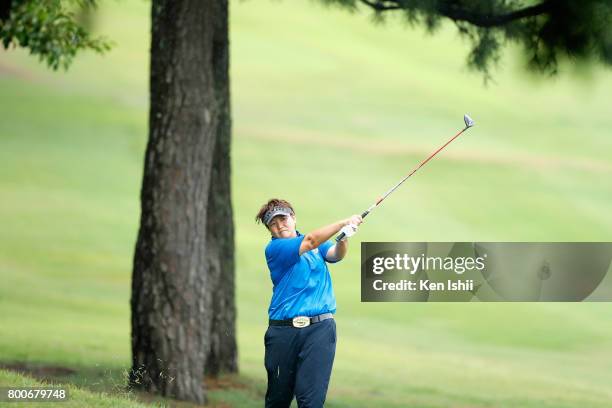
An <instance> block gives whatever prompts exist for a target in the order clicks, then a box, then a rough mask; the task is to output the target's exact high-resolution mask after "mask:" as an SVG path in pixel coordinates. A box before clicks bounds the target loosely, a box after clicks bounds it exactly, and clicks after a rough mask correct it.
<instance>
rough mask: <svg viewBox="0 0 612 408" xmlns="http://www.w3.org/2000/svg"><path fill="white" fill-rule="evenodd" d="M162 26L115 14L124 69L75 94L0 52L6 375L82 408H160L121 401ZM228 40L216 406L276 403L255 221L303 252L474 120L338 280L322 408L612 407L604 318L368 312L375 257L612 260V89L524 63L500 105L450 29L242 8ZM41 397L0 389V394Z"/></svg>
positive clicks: (76, 77)
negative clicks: (229, 340)
mask: <svg viewBox="0 0 612 408" xmlns="http://www.w3.org/2000/svg"><path fill="white" fill-rule="evenodd" d="M149 7H150V4H149V3H148V2H142V1H127V0H126V1H121V2H104V3H103V4H101V5H100V10H99V16H98V19H97V20H96V26H95V28H96V31H97V32H100V33H103V34H104V35H106V36H107V37H108V38H110V39H111V40H112V41H113V42H114V43H115V45H114V47H113V49H112V50H111V51H110V52H109V53H108V54H106V55H104V56H98V55H94V54H92V53H86V54H83V55H80V56H77V58H76V60H75V63H74V66H73V67H72V68H71V69H70V71H68V72H66V73H65V72H57V73H54V72H51V71H49V70H47V69H46V68H45V67H44V66H43V65H41V64H39V63H38V62H37V61H36V60H35V59H34V58H33V57H30V56H28V55H27V54H26V53H25V52H23V51H19V50H17V51H4V50H2V51H0V105H1V106H2V116H3V120H2V121H0V163H1V164H0V220H2V228H0V279H1V281H0V282H1V283H0V331H1V333H2V334H1V335H0V367H1V365H4V364H9V363H16V362H19V363H24V364H25V363H27V364H30V365H34V366H36V365H41V366H57V367H66V368H69V369H70V370H72V371H73V373H72V374H66V375H64V376H63V377H61V379H60V380H61V381H67V382H69V383H71V384H72V387H73V390H74V396H75V398H78V399H77V403H75V405H74V406H79V404H78V401H81V404H80V405H81V406H83V405H90V406H93V405H91V404H95V401H99V404H98V405H99V406H109V407H110V406H126V407H132V406H133V407H138V406H144V405H145V404H146V401H144V400H142V399H141V400H140V402H138V401H136V400H135V399H134V398H133V396H132V395H129V394H127V393H126V392H125V390H124V388H123V384H124V380H125V373H126V370H128V369H129V368H130V363H131V355H130V353H131V352H130V309H129V300H130V283H131V267H132V256H133V251H134V245H135V241H136V234H137V230H138V221H139V212H140V207H139V192H140V183H141V177H142V167H143V157H144V151H145V146H146V137H147V115H148V94H147V92H148V67H149V60H148V52H149V46H150V44H149V29H150V27H149V24H150V22H149V18H150V10H149ZM230 21H231V26H230V28H231V33H230V34H231V35H230V44H231V61H230V67H231V92H232V113H233V119H232V120H233V122H232V125H233V144H232V165H233V168H232V183H233V184H232V196H233V206H234V214H235V219H234V223H235V226H236V250H237V253H236V262H237V267H236V282H237V308H238V322H237V334H238V346H239V368H240V376H239V377H232V378H230V379H228V380H227V381H228V383H230V384H233V385H232V386H227V387H226V386H217V387H213V391H212V392H211V402H212V404H219V406H224V407H226V406H232V407H259V406H261V405H262V403H263V402H262V401H263V394H264V392H265V387H266V384H265V380H266V379H265V375H266V372H265V370H264V367H263V352H264V344H263V335H264V332H265V329H266V326H267V307H268V304H269V301H270V296H271V289H272V285H271V282H270V279H269V276H268V270H267V267H266V263H265V259H264V254H263V248H264V247H265V245H266V243H267V241H268V239H269V234H268V233H267V232H266V230H265V228H263V227H262V226H261V225H257V224H255V222H254V217H255V214H256V213H257V210H258V209H259V207H260V206H261V205H262V204H263V203H264V202H265V201H266V200H267V199H269V198H271V197H278V198H284V199H286V200H288V201H290V202H291V203H292V204H293V206H294V207H295V209H296V212H297V220H298V229H299V230H300V231H301V232H303V233H305V232H307V231H309V230H312V229H314V228H316V227H319V226H321V225H324V224H327V223H329V222H332V221H335V220H337V219H340V218H346V217H348V216H349V215H350V214H353V213H360V212H361V211H363V210H365V209H366V208H367V207H368V206H369V205H370V204H371V203H372V202H373V201H374V200H375V199H376V198H377V197H378V196H379V194H380V193H381V192H384V191H386V190H387V189H388V188H390V187H391V186H392V185H393V184H395V183H396V182H398V181H399V180H400V179H401V178H402V177H403V176H405V175H406V174H407V173H408V172H409V171H410V170H411V169H412V168H413V167H414V166H415V165H416V164H418V162H419V161H421V160H422V159H423V158H424V157H427V155H429V154H430V153H432V152H433V151H434V150H435V149H436V148H437V147H439V146H440V145H442V144H443V143H444V142H445V141H446V140H448V139H449V138H450V137H452V135H454V134H456V132H457V131H459V130H460V129H461V128H462V127H463V126H464V124H463V114H464V113H469V114H470V115H471V116H472V118H473V119H474V120H475V121H476V126H475V127H474V128H473V129H471V130H470V131H469V132H466V134H464V135H462V136H461V138H459V139H458V140H457V141H455V142H453V144H451V145H450V146H448V148H446V149H445V150H444V151H443V152H441V153H440V154H439V155H438V156H436V158H435V159H434V160H433V161H432V162H430V163H429V164H428V165H427V168H426V169H423V170H421V171H419V172H417V173H416V174H415V176H414V177H412V178H411V179H410V180H409V181H407V182H406V183H405V184H404V185H402V186H401V187H400V189H398V190H397V191H396V192H395V193H394V194H393V196H392V197H390V198H389V199H388V200H386V201H385V202H384V204H383V205H381V206H380V208H378V209H377V210H376V212H375V213H373V214H372V215H371V216H369V217H368V218H367V219H366V220H365V222H364V223H363V225H362V226H361V227H360V230H359V232H358V234H357V235H356V236H355V237H353V238H352V241H351V246H350V249H349V255H348V257H347V259H346V260H345V261H343V262H341V263H339V264H336V265H333V266H331V267H330V270H331V272H332V278H333V284H334V289H335V293H336V297H337V303H338V309H337V314H336V321H337V327H338V348H337V353H336V359H335V362H334V371H333V374H332V378H331V384H330V388H329V393H328V398H327V404H326V406H328V407H330V408H340V407H347V408H348V407H351V408H353V407H364V408H365V407H521V408H522V407H533V408H536V407H537V408H541V407H551V408H553V407H554V408H569V407H580V408H582V407H593V408H596V407H601V408H604V407H609V406H610V401H612V386H611V384H612V370H611V369H610V368H611V362H612V313H611V312H610V304H609V303H542V304H536V303H458V304H451V303H437V304H436V303H414V304H413V303H361V302H360V269H359V268H360V256H359V255H360V253H359V251H360V249H359V242H361V241H419V242H420V241H445V242H447V241H468V242H472V241H612V211H611V204H610V203H612V183H611V182H610V180H612V137H611V129H612V116H611V115H610V108H611V106H612V105H611V103H610V97H609V95H611V94H612V73H611V72H610V70H607V71H606V70H603V69H600V68H597V67H591V68H587V67H580V68H574V67H572V66H571V65H570V64H568V63H567V62H564V63H562V65H561V71H562V75H560V76H559V77H555V78H552V79H547V78H538V77H533V76H530V75H528V74H525V73H524V72H523V71H522V65H523V64H524V62H523V61H522V60H521V59H520V58H519V52H518V50H517V49H515V48H512V47H510V48H508V49H506V52H505V53H504V57H503V58H502V61H501V62H500V69H499V70H497V71H495V72H494V73H493V76H494V82H492V83H489V84H488V85H487V86H485V85H484V84H483V78H482V76H481V75H479V74H477V73H474V72H470V71H469V70H468V69H467V68H466V64H465V60H466V55H467V52H468V51H469V44H468V43H466V42H463V41H460V40H459V39H457V38H456V33H455V29H454V27H452V26H451V25H450V24H449V25H443V27H442V28H441V29H440V31H439V32H438V33H437V34H435V35H433V36H429V35H426V34H425V33H424V32H423V30H422V29H421V28H410V27H407V26H406V25H405V24H403V23H402V22H400V21H397V20H394V19H391V20H390V21H388V22H387V24H385V25H377V24H373V23H372V20H371V18H370V17H369V14H368V13H360V14H356V15H351V14H350V13H347V12H344V11H342V10H338V9H335V8H327V7H323V6H320V5H318V4H317V3H316V2H312V1H296V0H292V1H282V2H279V1H267V0H257V1H255V0H251V1H244V2H243V1H233V2H232V4H231V14H230ZM33 381H34V380H31V379H29V378H24V377H23V376H18V375H16V374H14V373H13V372H11V371H9V370H2V369H1V368H0V385H2V386H3V385H21V384H22V383H23V384H34V383H33ZM98 392H105V393H107V394H109V395H107V396H106V397H104V398H102V397H99V396H98V394H97V393H98ZM105 398H106V399H105ZM160 401H161V402H159V403H164V402H167V401H164V400H160ZM149 402H152V401H149ZM121 404H123V405H121ZM223 404H225V405H223ZM42 406H49V405H45V404H42ZM58 406H64V405H60V404H58ZM181 406H182V405H181ZM185 406H191V405H188V404H185Z"/></svg>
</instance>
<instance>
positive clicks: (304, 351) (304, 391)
mask: <svg viewBox="0 0 612 408" xmlns="http://www.w3.org/2000/svg"><path fill="white" fill-rule="evenodd" d="M264 343H265V345H266V356H265V366H266V371H267V373H268V390H267V392H266V408H281V407H282V408H286V407H289V406H290V405H291V401H292V400H293V396H294V395H295V398H296V400H297V403H298V407H300V408H320V407H322V406H323V403H324V402H325V395H326V394H327V386H328V385H329V378H330V376H331V371H332V365H333V363H334V356H335V354H336V322H335V321H334V319H327V320H323V321H322V322H319V323H314V324H311V325H310V326H308V327H304V328H302V329H298V328H295V327H293V326H269V327H268V330H267V331H266V335H265V337H264Z"/></svg>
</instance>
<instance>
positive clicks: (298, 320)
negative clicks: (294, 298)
mask: <svg viewBox="0 0 612 408" xmlns="http://www.w3.org/2000/svg"><path fill="white" fill-rule="evenodd" d="M291 323H292V324H293V327H297V328H298V329H302V328H304V327H308V326H310V317H308V316H297V317H294V318H293V321H292V322H291Z"/></svg>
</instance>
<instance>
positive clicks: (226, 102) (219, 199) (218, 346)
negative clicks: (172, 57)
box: [205, 0, 238, 376]
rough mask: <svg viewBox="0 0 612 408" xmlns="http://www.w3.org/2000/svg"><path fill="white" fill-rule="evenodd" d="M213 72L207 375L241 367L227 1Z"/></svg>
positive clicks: (218, 25)
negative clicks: (214, 115)
mask: <svg viewBox="0 0 612 408" xmlns="http://www.w3.org/2000/svg"><path fill="white" fill-rule="evenodd" d="M214 7H215V9H216V11H215V13H214V14H215V16H216V20H215V29H214V43H213V76H214V78H215V84H216V92H217V101H218V103H219V105H218V106H219V125H218V127H217V133H216V136H217V139H216V144H215V153H214V160H213V168H212V177H211V190H210V194H209V196H208V214H209V217H208V224H207V242H208V255H207V258H208V272H209V277H210V280H211V290H212V302H213V306H212V309H213V310H214V314H213V316H212V324H211V331H210V348H209V350H208V358H207V359H206V371H205V372H206V375H212V376H216V375H218V374H219V373H221V372H237V371H238V350H237V347H236V329H235V321H236V307H235V304H234V224H233V214H232V206H231V201H230V197H231V190H230V142H231V117H230V81H229V39H228V5H227V0H218V1H216V2H215V6H214Z"/></svg>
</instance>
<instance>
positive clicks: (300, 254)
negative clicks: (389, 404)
mask: <svg viewBox="0 0 612 408" xmlns="http://www.w3.org/2000/svg"><path fill="white" fill-rule="evenodd" d="M255 219H256V221H257V222H262V223H263V224H264V225H265V226H266V228H267V229H268V231H269V232H270V233H271V234H272V239H271V241H270V242H269V243H268V245H267V246H266V250H265V254H266V262H267V264H268V268H269V269H270V277H271V279H272V284H273V285H274V288H273V293H272V300H271V302H270V307H269V309H268V315H269V318H270V320H269V327H268V330H267V331H266V335H265V337H264V343H265V346H266V355H265V367H266V371H267V373H268V390H267V392H266V407H289V405H290V404H291V401H292V399H293V396H294V395H295V397H296V400H297V403H298V406H299V407H300V408H302V407H322V406H323V403H324V402H325V395H326V394H327V386H328V384H329V378H330V376H331V370H332V364H333V362H334V355H335V352H336V323H335V322H334V318H333V317H334V313H335V312H336V298H335V296H334V290H333V287H332V281H331V276H330V274H329V269H327V263H334V262H338V261H340V260H341V259H342V258H344V256H345V255H346V252H347V246H348V244H347V241H346V238H344V239H343V240H342V241H340V242H338V243H336V244H333V243H332V242H330V241H328V240H329V239H330V238H331V237H332V236H334V235H336V234H337V233H338V232H340V231H342V232H344V233H345V234H346V237H350V236H351V235H353V234H354V233H355V232H356V231H357V226H358V225H359V224H361V221H362V220H361V216H359V215H353V216H352V217H350V218H347V219H345V220H341V221H338V222H334V223H333V224H329V225H326V226H324V227H321V228H319V229H316V230H314V231H312V232H310V233H308V234H306V235H302V234H300V233H299V232H298V231H297V230H296V218H295V212H294V211H293V207H292V206H291V204H289V203H288V202H287V201H285V200H278V199H272V200H269V201H268V202H267V203H266V204H265V205H263V206H262V207H261V210H259V213H257V217H256V218H255Z"/></svg>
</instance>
